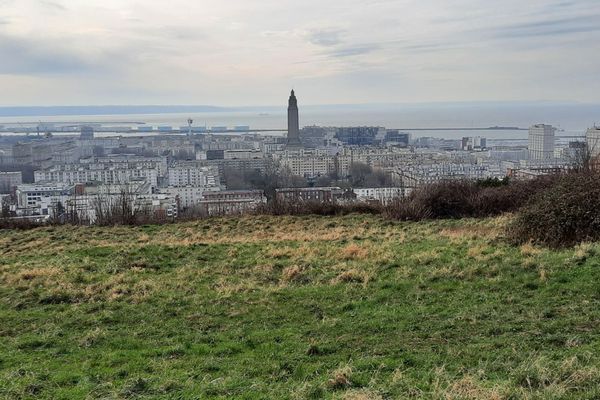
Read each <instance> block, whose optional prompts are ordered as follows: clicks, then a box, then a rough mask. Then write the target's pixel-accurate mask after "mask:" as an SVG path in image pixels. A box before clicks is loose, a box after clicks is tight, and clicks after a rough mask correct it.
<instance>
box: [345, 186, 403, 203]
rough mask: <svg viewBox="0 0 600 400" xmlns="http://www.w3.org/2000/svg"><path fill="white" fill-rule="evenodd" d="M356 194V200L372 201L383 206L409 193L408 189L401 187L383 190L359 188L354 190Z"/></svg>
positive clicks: (384, 188)
mask: <svg viewBox="0 0 600 400" xmlns="http://www.w3.org/2000/svg"><path fill="white" fill-rule="evenodd" d="M352 190H353V191H354V193H355V194H356V200H358V201H370V200H376V201H379V202H380V203H382V204H387V203H389V202H391V201H393V200H394V199H397V198H400V197H404V196H406V195H407V194H408V193H406V191H407V190H409V189H406V188H400V187H383V188H358V189H352Z"/></svg>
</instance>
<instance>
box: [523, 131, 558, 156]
mask: <svg viewBox="0 0 600 400" xmlns="http://www.w3.org/2000/svg"><path fill="white" fill-rule="evenodd" d="M554 131H555V129H554V127H553V126H552V125H544V124H537V125H533V126H531V127H530V128H529V159H530V160H534V161H544V160H552V159H553V158H554Z"/></svg>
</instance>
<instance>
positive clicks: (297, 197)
mask: <svg viewBox="0 0 600 400" xmlns="http://www.w3.org/2000/svg"><path fill="white" fill-rule="evenodd" d="M275 193H276V198H277V200H278V201H288V202H315V203H336V202H339V201H345V200H352V199H353V198H354V197H355V196H356V195H354V194H353V193H351V191H350V192H346V191H344V189H342V188H340V187H302V188H282V189H276V190H275Z"/></svg>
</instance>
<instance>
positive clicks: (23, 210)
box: [16, 184, 73, 215]
mask: <svg viewBox="0 0 600 400" xmlns="http://www.w3.org/2000/svg"><path fill="white" fill-rule="evenodd" d="M72 193H73V186H72V185H68V184H25V185H19V186H17V190H16V196H17V212H18V214H20V215H53V213H55V212H57V210H58V208H60V207H61V206H59V204H60V205H62V206H64V205H65V204H66V201H67V199H68V198H69V196H70V195H71V194H72Z"/></svg>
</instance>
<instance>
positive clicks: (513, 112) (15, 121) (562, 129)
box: [0, 103, 600, 144]
mask: <svg viewBox="0 0 600 400" xmlns="http://www.w3.org/2000/svg"><path fill="white" fill-rule="evenodd" d="M189 118H191V119H192V120H193V125H194V126H206V127H215V126H219V127H223V126H225V127H229V128H233V127H235V126H249V127H250V129H251V130H261V129H264V130H277V129H280V130H284V129H285V128H286V127H287V113H286V109H285V107H282V108H281V109H279V108H276V107H265V108H264V109H261V108H252V109H247V110H244V109H242V110H233V111H232V110H226V111H210V112H185V113H183V112H182V113H177V112H175V113H174V112H169V113H158V114H157V113H154V114H111V115H43V116H35V115H27V116H19V115H16V116H1V117H0V127H4V130H5V131H2V132H0V136H6V135H11V134H13V133H11V132H10V129H11V127H28V126H29V127H31V126H37V125H40V124H42V125H43V124H55V125H56V126H65V125H74V126H75V125H81V124H86V123H87V124H100V125H102V126H103V127H104V128H105V129H106V128H110V127H115V128H116V127H119V128H123V127H130V128H132V129H134V130H135V129H137V128H138V127H142V126H147V127H148V126H151V127H153V128H154V129H155V130H156V129H157V128H158V126H171V127H173V128H174V129H178V128H179V127H183V126H187V121H188V119H189ZM596 121H600V106H596V105H587V104H582V105H579V104H573V103H568V104H559V103H551V104H548V103H523V104H519V103H446V104H427V105H423V104H420V105H414V104H408V105H402V104H396V105H368V106H365V105H359V106H306V107H304V108H303V107H302V106H300V125H301V126H310V125H318V126H381V127H385V128H388V129H399V130H401V131H403V132H410V133H411V134H412V136H413V138H418V137H436V138H443V139H460V138H462V137H464V136H481V137H485V138H487V139H488V140H491V141H494V142H496V144H513V143H519V142H520V141H525V140H526V139H527V134H528V132H527V128H528V127H529V126H530V125H533V124H536V123H546V124H551V125H553V126H555V127H557V129H558V131H557V136H558V137H559V138H562V140H564V141H569V140H577V138H579V139H581V138H583V137H584V135H585V131H586V129H587V128H588V127H590V126H593V125H594V124H595V122H596ZM491 127H496V128H495V129H489V128H491ZM517 128H518V129H517ZM114 134H115V133H114V132H111V131H110V130H108V131H107V132H98V133H97V135H98V136H100V137H101V136H113V135H114ZM141 134H143V135H152V134H157V132H153V133H146V132H145V133H138V132H135V131H134V132H131V133H125V134H124V133H119V135H141ZM271 134H274V135H282V134H284V132H279V133H278V132H272V133H271Z"/></svg>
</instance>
